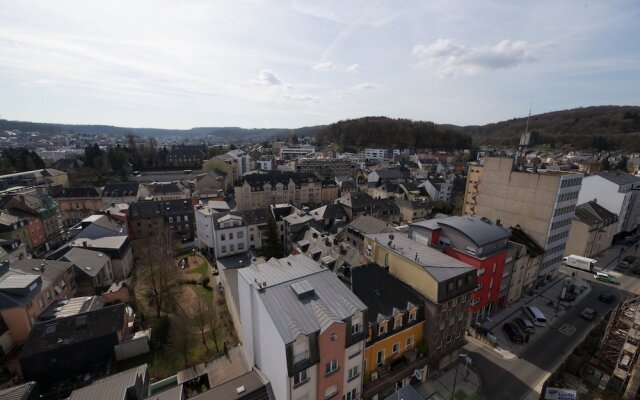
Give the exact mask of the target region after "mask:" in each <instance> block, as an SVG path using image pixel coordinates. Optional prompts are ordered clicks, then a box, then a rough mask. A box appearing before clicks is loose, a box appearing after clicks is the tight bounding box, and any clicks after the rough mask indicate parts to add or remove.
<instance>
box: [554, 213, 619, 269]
mask: <svg viewBox="0 0 640 400" xmlns="http://www.w3.org/2000/svg"><path fill="white" fill-rule="evenodd" d="M617 228H618V216H617V215H616V214H614V213H612V212H611V211H609V210H607V209H606V208H604V207H602V206H601V205H599V204H598V203H597V202H596V201H595V200H592V201H589V202H587V203H584V204H580V205H579V206H577V207H576V215H575V217H573V221H572V222H571V230H570V231H569V241H568V242H567V248H566V249H565V255H567V256H568V255H571V254H575V255H578V256H583V257H590V258H593V257H595V256H596V255H598V254H600V253H601V252H602V251H604V250H606V249H608V248H609V247H611V244H612V243H613V237H614V236H615V233H616V229H617Z"/></svg>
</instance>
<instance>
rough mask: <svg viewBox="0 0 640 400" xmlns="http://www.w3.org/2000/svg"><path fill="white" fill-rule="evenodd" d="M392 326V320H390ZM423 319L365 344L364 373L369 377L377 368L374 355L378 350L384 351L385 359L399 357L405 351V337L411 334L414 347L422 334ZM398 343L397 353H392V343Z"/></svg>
mask: <svg viewBox="0 0 640 400" xmlns="http://www.w3.org/2000/svg"><path fill="white" fill-rule="evenodd" d="M390 323H391V324H392V325H391V327H393V321H391V322H390ZM425 325H426V323H425V321H422V322H420V323H418V324H415V325H413V326H410V327H407V328H405V329H403V330H401V331H400V332H398V333H396V334H394V335H391V336H388V337H386V338H384V339H382V340H379V341H377V342H374V343H373V344H371V345H367V347H366V348H365V351H364V358H365V360H366V371H364V373H365V375H366V376H367V377H369V375H370V374H371V373H372V372H374V371H376V370H377V365H376V357H377V356H378V352H379V351H380V350H384V351H385V361H386V360H391V359H393V358H397V357H400V356H401V355H402V354H403V353H404V352H405V351H407V350H408V349H407V338H408V337H409V336H413V347H412V348H415V347H416V346H417V345H418V342H419V341H421V340H422V334H423V332H424V329H425ZM394 343H400V349H399V351H398V353H397V354H393V351H392V350H393V344H394Z"/></svg>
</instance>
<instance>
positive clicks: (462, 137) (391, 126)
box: [317, 117, 472, 150]
mask: <svg viewBox="0 0 640 400" xmlns="http://www.w3.org/2000/svg"><path fill="white" fill-rule="evenodd" d="M317 138H318V140H320V141H321V142H323V143H336V144H338V145H340V146H342V147H345V146H346V147H384V148H412V147H419V148H431V149H441V150H454V149H469V148H471V147H472V143H471V136H469V135H468V134H465V133H462V132H460V130H459V129H456V128H453V127H450V126H444V125H437V124H434V123H433V122H424V121H411V120H408V119H391V118H387V117H364V118H358V119H350V120H345V121H339V122H336V123H334V124H331V125H328V126H327V127H326V128H324V129H323V130H320V132H319V133H318V136H317Z"/></svg>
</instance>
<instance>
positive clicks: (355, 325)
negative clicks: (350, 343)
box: [351, 320, 361, 335]
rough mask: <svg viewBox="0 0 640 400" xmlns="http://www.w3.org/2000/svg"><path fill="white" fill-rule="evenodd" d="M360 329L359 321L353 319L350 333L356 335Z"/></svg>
mask: <svg viewBox="0 0 640 400" xmlns="http://www.w3.org/2000/svg"><path fill="white" fill-rule="evenodd" d="M360 330H361V325H360V321H356V320H353V321H352V323H351V334H352V335H357V334H358V333H360Z"/></svg>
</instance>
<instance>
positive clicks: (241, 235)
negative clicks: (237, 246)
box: [237, 231, 244, 239]
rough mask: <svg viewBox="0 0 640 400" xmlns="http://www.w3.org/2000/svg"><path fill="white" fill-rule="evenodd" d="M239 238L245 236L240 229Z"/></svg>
mask: <svg viewBox="0 0 640 400" xmlns="http://www.w3.org/2000/svg"><path fill="white" fill-rule="evenodd" d="M237 237H238V239H242V238H243V237H244V232H242V231H240V232H238V236H237Z"/></svg>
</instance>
